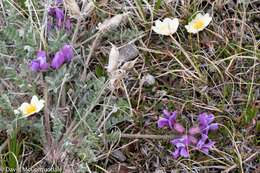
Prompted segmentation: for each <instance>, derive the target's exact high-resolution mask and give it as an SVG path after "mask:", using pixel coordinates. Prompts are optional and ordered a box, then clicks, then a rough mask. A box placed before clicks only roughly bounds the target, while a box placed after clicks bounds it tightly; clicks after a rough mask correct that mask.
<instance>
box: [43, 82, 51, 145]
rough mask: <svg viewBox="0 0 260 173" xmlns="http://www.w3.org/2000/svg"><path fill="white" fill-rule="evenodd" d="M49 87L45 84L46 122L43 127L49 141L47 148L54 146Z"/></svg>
mask: <svg viewBox="0 0 260 173" xmlns="http://www.w3.org/2000/svg"><path fill="white" fill-rule="evenodd" d="M48 93H49V92H48V85H47V84H46V83H45V84H44V100H45V108H44V117H43V119H44V121H43V126H44V132H45V137H46V141H47V146H48V147H51V146H52V135H51V125H50V115H49V109H48V107H49V105H50V103H49V96H48Z"/></svg>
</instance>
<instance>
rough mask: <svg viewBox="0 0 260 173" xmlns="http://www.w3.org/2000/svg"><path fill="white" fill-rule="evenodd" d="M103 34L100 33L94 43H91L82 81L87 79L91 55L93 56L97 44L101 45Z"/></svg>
mask: <svg viewBox="0 0 260 173" xmlns="http://www.w3.org/2000/svg"><path fill="white" fill-rule="evenodd" d="M101 35H102V33H98V34H97V36H96V38H95V40H94V41H93V43H92V45H91V48H90V51H89V54H88V57H87V59H86V60H85V63H84V70H83V73H82V75H81V81H85V79H86V73H87V68H88V66H89V61H90V59H91V57H92V56H93V54H94V52H95V50H96V48H97V46H98V45H99V41H100V37H101Z"/></svg>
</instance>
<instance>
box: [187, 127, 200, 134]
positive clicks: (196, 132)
mask: <svg viewBox="0 0 260 173" xmlns="http://www.w3.org/2000/svg"><path fill="white" fill-rule="evenodd" d="M198 133H200V128H199V127H191V128H190V129H189V134H191V135H195V134H198Z"/></svg>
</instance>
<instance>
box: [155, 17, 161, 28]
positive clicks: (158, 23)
mask: <svg viewBox="0 0 260 173" xmlns="http://www.w3.org/2000/svg"><path fill="white" fill-rule="evenodd" d="M161 24H162V21H161V20H159V19H158V20H156V21H155V26H156V27H157V26H160V25H161Z"/></svg>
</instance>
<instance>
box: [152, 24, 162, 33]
mask: <svg viewBox="0 0 260 173" xmlns="http://www.w3.org/2000/svg"><path fill="white" fill-rule="evenodd" d="M152 30H153V31H154V32H156V33H157V34H161V35H164V33H163V32H162V31H161V30H160V29H159V27H157V26H153V27H152Z"/></svg>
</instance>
